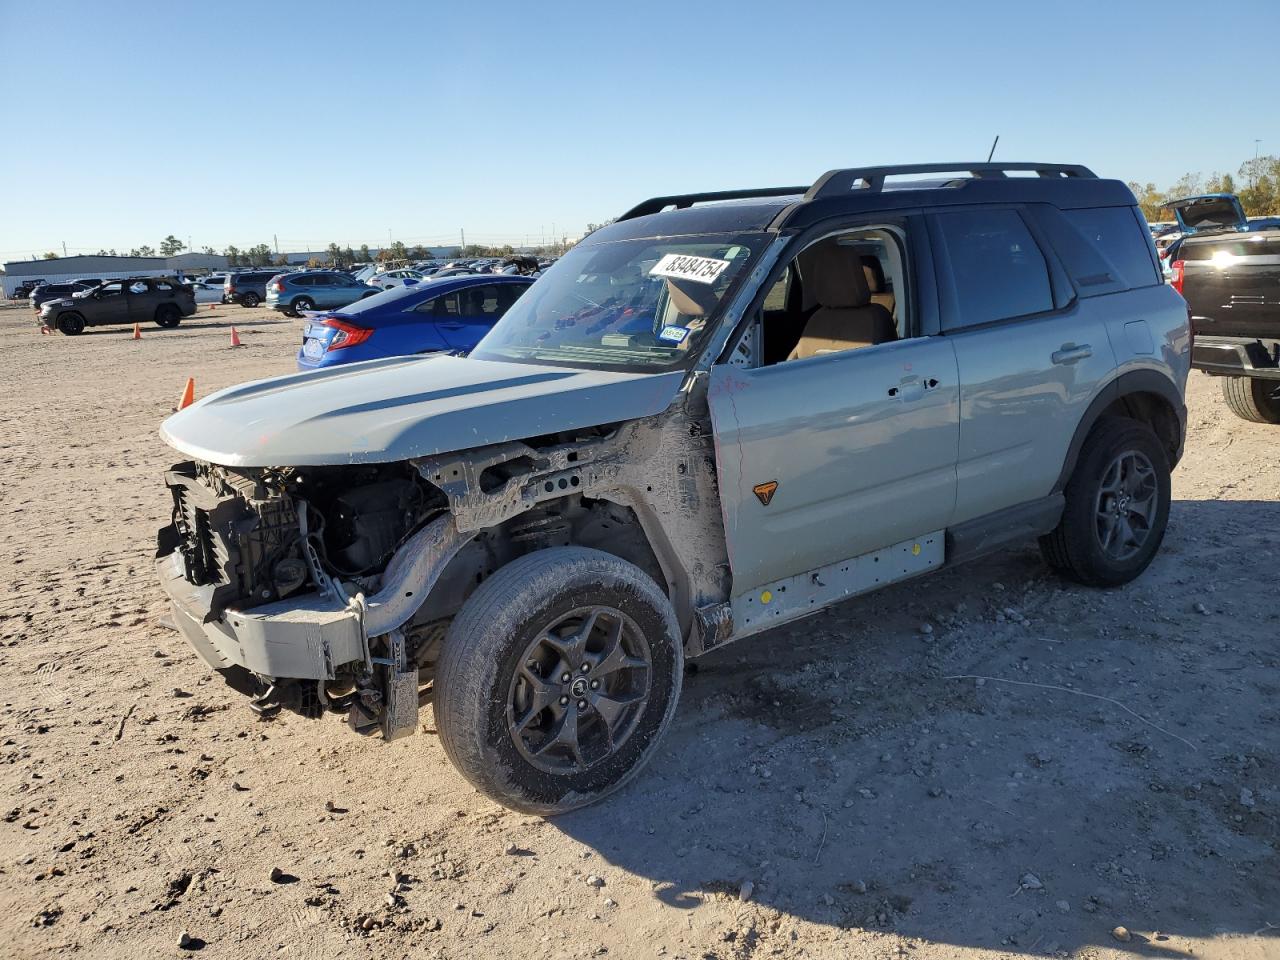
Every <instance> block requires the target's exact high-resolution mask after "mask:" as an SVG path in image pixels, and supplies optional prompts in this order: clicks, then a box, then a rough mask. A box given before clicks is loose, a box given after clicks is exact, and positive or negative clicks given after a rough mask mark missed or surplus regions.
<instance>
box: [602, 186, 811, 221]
mask: <svg viewBox="0 0 1280 960" xmlns="http://www.w3.org/2000/svg"><path fill="white" fill-rule="evenodd" d="M808 189H809V188H808V187H804V186H800V187H761V188H759V189H758V190H720V191H717V192H714V193H680V194H675V195H674V196H670V197H650V198H649V199H648V200H645V201H644V202H643V203H637V204H636V205H635V206H634V207H632V208H631V209H630V210H628V211H627V212H626V213H624V214H623V215H622V216H620V217H619V218H618V219H619V220H632V219H634V218H636V217H645V216H648V215H649V214H651V213H658V212H659V211H661V210H665V209H666V208H667V207H675V208H676V209H677V210H683V209H684V208H685V207H691V206H693V205H694V204H695V203H711V202H713V201H716V200H749V199H751V198H753V197H790V196H800V195H801V194H802V193H804V192H805V191H806V190H808Z"/></svg>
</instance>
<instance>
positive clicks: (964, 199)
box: [157, 163, 1190, 813]
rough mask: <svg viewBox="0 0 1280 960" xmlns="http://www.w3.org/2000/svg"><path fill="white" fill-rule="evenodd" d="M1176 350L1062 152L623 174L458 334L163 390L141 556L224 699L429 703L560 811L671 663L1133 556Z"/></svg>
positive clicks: (627, 734)
mask: <svg viewBox="0 0 1280 960" xmlns="http://www.w3.org/2000/svg"><path fill="white" fill-rule="evenodd" d="M1011 173H1015V174H1030V176H1010V174H1011ZM922 176H927V177H929V179H921V177H922ZM1189 349H1190V337H1189V332H1188V325H1187V312H1186V307H1185V304H1184V303H1183V301H1182V300H1181V298H1180V297H1179V296H1178V295H1177V293H1175V292H1174V291H1173V290H1172V289H1170V288H1169V287H1168V286H1167V285H1165V284H1164V283H1163V282H1162V278H1161V275H1160V271H1159V269H1158V267H1157V259H1156V253H1155V249H1154V247H1153V245H1152V242H1151V239H1150V234H1149V233H1148V231H1147V230H1146V228H1145V226H1144V224H1143V222H1142V219H1141V216H1140V214H1139V213H1138V210H1137V207H1136V205H1135V202H1134V198H1133V196H1132V194H1131V193H1130V192H1129V190H1128V188H1126V187H1125V185H1124V184H1123V183H1120V182H1118V181H1111V180H1101V179H1098V178H1097V177H1095V176H1094V175H1093V174H1092V173H1090V172H1089V171H1088V170H1086V169H1084V168H1082V167H1074V166H1062V165H1054V164H967V163H963V164H949V165H925V166H921V167H908V168H902V167H892V168H865V169H852V170H836V171H832V172H830V173H828V174H826V175H825V176H823V177H822V178H821V179H819V180H818V181H817V182H816V183H814V184H813V185H812V186H809V187H803V186H801V187H779V188H768V189H763V190H747V191H731V192H725V193H715V194H693V195H685V196H674V197H659V198H655V199H653V200H650V201H646V202H645V203H642V204H640V205H639V206H637V207H636V208H634V209H633V210H631V211H629V212H627V213H626V214H624V215H623V216H622V217H621V218H620V219H619V220H618V221H617V222H615V223H613V224H611V225H609V226H607V227H605V228H603V229H601V230H599V231H597V232H596V233H593V234H591V235H590V236H589V237H587V238H586V239H584V240H583V241H582V242H581V243H579V244H578V245H577V246H576V247H574V248H573V249H572V250H570V251H569V252H568V253H567V254H566V255H565V256H564V257H562V258H561V259H560V260H559V262H557V263H556V264H555V265H554V266H553V267H551V268H550V269H549V270H548V271H547V272H546V273H545V274H544V275H543V276H542V277H540V278H539V279H538V281H537V282H536V283H535V284H534V285H533V286H532V287H531V288H530V289H529V291H528V292H527V293H526V294H525V295H524V296H523V297H522V298H521V299H520V300H519V301H518V302H517V303H516V304H515V306H513V307H512V308H511V310H510V311H509V312H508V313H507V314H506V315H505V316H504V317H503V318H502V319H501V320H500V321H499V322H498V324H497V325H496V326H495V327H494V329H493V331H492V332H491V333H490V334H489V335H488V336H487V337H486V338H485V339H484V340H483V341H481V343H480V344H479V346H478V347H477V348H476V349H475V350H474V351H473V352H472V353H471V354H470V355H469V356H467V357H465V358H462V357H453V356H438V357H425V358H424V357H405V358H392V359H387V360H381V361H371V362H369V363H366V364H361V365H359V366H358V367H346V368H338V369H333V370H324V371H318V372H314V373H309V374H301V375H294V376H287V377H280V378H276V379H273V380H267V381H263V382H260V383H251V384H245V385H242V386H238V387H232V388H230V389H227V390H224V391H222V392H220V393H217V394H214V395H212V396H210V397H208V398H207V399H205V400H203V401H201V402H200V403H197V404H195V405H194V406H192V407H189V408H187V409H186V410H184V411H182V412H180V413H178V414H176V415H174V416H173V417H171V418H170V419H169V420H167V421H166V422H165V424H164V427H163V430H162V435H163V437H164V438H165V439H166V440H167V441H168V442H169V443H170V444H171V445H173V446H174V447H176V448H177V449H178V450H180V451H181V452H183V453H184V454H186V455H187V456H188V457H189V458H191V459H189V460H187V461H185V462H183V463H179V464H177V465H176V466H175V467H174V468H173V469H172V470H171V471H170V472H169V474H168V483H169V486H170V488H171V491H172V494H173V499H174V513H173V523H172V524H171V525H169V526H167V527H165V528H164V529H163V530H162V531H161V532H160V535H159V551H158V560H157V564H158V571H159V575H160V579H161V582H162V583H163V585H164V588H165V590H166V591H167V593H168V595H169V597H170V600H171V601H172V607H173V612H174V620H175V623H176V624H177V626H178V628H179V629H180V630H181V631H182V632H183V633H184V635H185V636H186V637H187V639H188V640H189V641H190V642H191V644H192V645H193V646H194V647H195V649H196V650H197V652H198V653H199V654H200V655H201V656H202V657H203V658H204V659H205V660H206V661H207V662H208V663H209V664H210V665H211V666H213V667H214V668H216V669H219V670H220V671H222V672H223V673H224V675H225V676H226V677H227V679H228V680H229V681H230V682H231V683H232V684H233V685H235V686H236V687H238V688H239V689H241V690H243V691H244V692H246V693H249V694H250V695H251V696H253V697H254V700H253V703H254V706H255V708H256V709H257V710H259V711H262V712H268V711H272V710H277V709H280V708H281V707H289V708H292V709H296V710H298V711H300V712H302V713H304V714H306V715H311V716H317V715H320V714H322V713H324V712H326V711H331V712H337V713H342V714H345V715H346V716H347V718H348V720H349V722H350V724H351V726H352V727H353V728H355V729H357V730H361V731H368V732H381V734H382V736H383V737H384V738H387V739H394V738H396V737H399V736H403V735H405V734H409V733H412V732H414V731H415V730H416V729H417V726H418V724H417V715H418V708H419V704H420V702H427V701H430V702H431V703H432V704H433V708H434V713H435V723H436V725H437V728H438V730H439V733H440V737H441V742H442V743H443V744H444V747H445V749H446V751H447V753H448V755H449V757H450V758H451V759H452V760H453V762H454V763H455V765H456V766H457V767H458V768H459V769H460V770H461V771H462V773H463V774H464V775H465V776H466V777H467V778H468V779H470V780H471V781H472V782H473V783H474V784H476V785H477V786H478V787H479V788H480V789H482V790H483V791H485V792H486V793H487V794H489V795H490V796H491V797H493V798H495V799H496V800H498V801H499V802H501V803H504V804H507V805H509V806H512V807H515V808H518V809H522V810H529V811H538V812H543V813H551V812H559V811H563V810H567V809H571V808H573V807H577V806H580V805H582V804H585V803H588V802H591V801H592V800H594V799H597V798H599V797H600V796H602V795H604V794H606V793H608V792H609V791H611V790H613V789H616V788H617V787H618V786H619V785H620V784H622V783H624V782H625V781H626V780H627V779H628V778H630V777H631V776H633V775H634V774H635V773H636V771H638V770H639V769H640V767H641V765H642V763H643V762H644V761H645V760H646V758H648V757H650V756H652V754H653V752H654V748H655V745H656V743H657V742H658V739H659V737H660V735H661V733H662V731H663V730H664V728H665V727H666V726H667V724H668V722H669V720H670V718H671V715H672V713H673V711H674V709H675V705H676V701H677V698H678V696H679V692H680V682H681V675H682V667H683V664H684V660H685V658H686V657H696V656H698V655H700V654H702V653H705V652H706V651H708V650H711V649H714V648H717V647H719V646H721V645H723V644H725V643H728V642H730V641H732V640H736V639H739V638H742V637H745V636H748V635H750V634H753V633H756V632H759V631H761V630H765V629H767V628H769V627H771V626H774V625H777V624H781V623H787V622H789V621H792V620H796V619H798V618H800V617H804V616H807V615H809V614H812V613H815V612H817V611H819V610H822V609H824V608H826V607H828V606H830V605H832V604H834V603H838V602H840V601H842V600H844V599H846V598H848V597H851V596H855V595H857V594H860V593H864V592H866V591H869V590H874V589H877V588H879V587H882V586H885V585H887V584H890V583H895V582H899V581H902V580H904V579H907V578H910V577H915V576H919V575H921V574H924V573H928V572H930V571H932V570H936V569H939V568H942V567H944V566H948V565H951V564H954V563H957V562H960V561H963V560H965V559H968V558H971V557H975V556H978V555H981V554H983V553H985V552H988V551H991V550H995V549H999V548H1000V547H1003V546H1005V545H1007V544H1010V543H1015V542H1018V541H1021V540H1025V539H1026V538H1030V537H1039V538H1040V544H1041V547H1042V552H1043V555H1044V557H1045V559H1046V560H1047V561H1048V563H1049V564H1050V565H1051V566H1052V567H1053V568H1055V569H1057V570H1059V571H1061V572H1062V573H1063V574H1064V575H1066V576H1068V577H1071V578H1073V579H1075V580H1077V581H1081V582H1084V583H1087V584H1094V585H1098V586H1110V585H1115V584H1120V583H1124V582H1126V581H1128V580H1130V579H1132V578H1133V577H1135V576H1137V575H1138V574H1139V573H1141V571H1142V570H1143V569H1145V568H1146V566H1147V565H1148V564H1149V563H1150V562H1151V560H1152V557H1153V556H1154V554H1155V552H1156V550H1157V549H1158V547H1159V544H1160V541H1161V538H1162V536H1163V533H1164V528H1165V523H1166V519H1167V516H1168V510H1169V499H1170V485H1169V474H1170V470H1171V469H1172V467H1173V466H1174V465H1175V464H1176V463H1177V461H1178V458H1179V456H1180V455H1181V452H1182V444H1183V437H1184V432H1185V419H1186V408H1185V405H1184V401H1183V393H1184V389H1185V385H1186V377H1187V371H1188V359H1189ZM246 423H252V424H253V430H252V431H250V433H249V434H246V431H245V429H244V424H246ZM250 434H251V435H250Z"/></svg>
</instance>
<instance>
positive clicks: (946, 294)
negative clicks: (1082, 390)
mask: <svg viewBox="0 0 1280 960" xmlns="http://www.w3.org/2000/svg"><path fill="white" fill-rule="evenodd" d="M973 210H1012V211H1013V212H1014V213H1016V214H1017V215H1018V219H1020V220H1021V221H1022V223H1023V225H1024V226H1025V227H1026V228H1027V232H1028V233H1029V234H1030V235H1031V239H1032V240H1033V241H1034V242H1035V244H1036V246H1037V247H1038V248H1039V250H1040V256H1042V257H1043V258H1044V262H1045V269H1046V272H1047V273H1048V274H1049V296H1050V298H1051V299H1052V301H1053V306H1052V307H1050V308H1049V309H1048V310H1037V311H1035V312H1033V313H1022V314H1018V315H1017V316H1013V317H1000V318H998V319H995V320H984V321H982V322H980V323H968V324H966V323H964V322H963V318H964V312H963V311H962V310H961V309H960V296H959V293H958V292H957V290H956V287H955V278H954V276H953V275H952V272H951V257H950V252H949V251H948V249H947V242H946V238H945V237H944V236H943V235H942V225H941V224H940V223H939V222H938V215H939V214H944V213H962V212H968V211H973ZM924 214H925V220H926V222H927V224H928V229H929V240H930V243H931V245H932V247H933V257H934V273H935V277H936V279H937V284H938V320H939V324H940V326H939V333H941V334H942V335H943V336H955V335H957V334H963V333H968V332H969V331H970V330H990V329H993V328H995V327H1003V326H1008V325H1010V324H1015V323H1025V322H1027V321H1030V320H1039V319H1041V318H1043V317H1054V316H1061V315H1063V314H1066V313H1070V312H1071V310H1072V309H1073V308H1074V307H1075V305H1076V302H1077V297H1076V289H1075V285H1074V284H1073V283H1072V282H1071V279H1070V275H1069V274H1068V273H1067V271H1066V268H1065V267H1064V266H1063V265H1062V262H1061V261H1060V260H1059V259H1058V252H1057V251H1056V250H1054V248H1053V245H1052V244H1050V243H1049V238H1048V237H1046V236H1045V234H1044V231H1043V230H1041V229H1040V225H1039V224H1038V223H1036V222H1035V218H1034V216H1032V215H1031V213H1030V211H1028V210H1027V209H1026V204H1022V203H975V204H958V205H955V206H948V207H932V208H929V209H927V210H925V211H924Z"/></svg>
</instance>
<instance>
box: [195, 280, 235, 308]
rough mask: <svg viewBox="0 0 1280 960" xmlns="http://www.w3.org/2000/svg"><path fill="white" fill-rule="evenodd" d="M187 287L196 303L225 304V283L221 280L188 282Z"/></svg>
mask: <svg viewBox="0 0 1280 960" xmlns="http://www.w3.org/2000/svg"><path fill="white" fill-rule="evenodd" d="M187 286H188V287H190V288H191V294H192V296H194V297H195V298H196V303H226V302H227V301H226V281H225V280H221V279H216V280H214V279H209V280H188V281H187Z"/></svg>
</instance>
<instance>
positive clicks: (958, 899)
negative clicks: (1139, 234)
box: [0, 307, 1280, 960]
mask: <svg viewBox="0 0 1280 960" xmlns="http://www.w3.org/2000/svg"><path fill="white" fill-rule="evenodd" d="M232 322H234V323H235V324H236V326H237V327H238V329H239V331H240V334H241V337H242V338H243V340H244V343H245V346H244V347H243V348H241V349H239V350H235V349H231V348H230V347H229V345H228V344H229V334H230V329H229V328H230V324H231V323H232ZM0 337H2V339H3V343H4V350H3V351H2V352H0V579H2V581H3V583H4V584H5V591H4V595H3V600H0V701H2V703H3V708H2V711H0V743H2V744H3V747H2V750H0V757H2V758H3V765H0V793H2V794H3V799H2V801H0V804H2V805H3V812H4V816H3V822H2V823H0V838H2V842H0V956H4V957H23V958H28V957H30V958H36V957H53V956H64V955H80V956H86V957H92V958H95V960H96V958H137V957H164V956H175V957H176V956H183V955H195V956H200V957H208V958H256V957H301V958H320V957H326V958H328V957H335V956H344V957H371V958H388V960H389V958H400V957H519V958H523V957H530V958H532V957H538V958H541V957H594V956H612V957H651V958H677V957H684V958H689V960H701V958H723V960H729V958H747V957H818V958H826V957H830V958H837V957H840V958H843V957H853V958H895V957H903V956H905V957H913V958H918V960H941V958H963V960H978V958H991V957H1016V958H1022V957H1040V956H1060V957H1090V958H1119V957H1158V958H1189V957H1193V956H1194V957H1197V958H1211V960H1212V958H1220V960H1257V958H1277V957H1280V855H1278V853H1280V603H1278V599H1280V598H1278V597H1277V577H1276V571H1277V568H1278V566H1280V545H1278V542H1280V536H1278V531H1280V457H1278V456H1277V453H1280V428H1270V427H1264V426H1258V425H1254V424H1248V423H1244V422H1242V421H1240V420H1237V419H1235V418H1234V417H1232V416H1231V415H1230V414H1229V413H1228V411H1227V410H1226V408H1225V406H1224V404H1223V403H1222V401H1221V399H1220V397H1219V393H1218V389H1217V384H1216V382H1214V381H1212V380H1210V379H1209V378H1207V377H1204V376H1202V375H1200V374H1195V375H1193V378H1192V384H1191V389H1190V398H1189V402H1190V408H1191V415H1190V435H1189V438H1188V443H1187V454H1186V457H1185V459H1184V460H1183V462H1182V464H1181V466H1180V467H1179V468H1178V470H1177V472H1176V473H1175V475H1174V482H1173V491H1174V501H1175V502H1174V505H1173V511H1172V514H1171V518H1170V524H1169V533H1168V537H1167V539H1166V541H1165V546H1164V549H1163V551H1162V552H1161V553H1160V555H1159V556H1158V558H1157V559H1156V561H1155V563H1154V565H1153V566H1152V568H1151V569H1150V570H1149V571H1148V572H1147V573H1146V575H1144V576H1143V577H1142V578H1141V579H1139V580H1138V581H1137V582H1136V583H1134V584H1132V585H1131V586H1129V587H1127V588H1125V589H1121V590H1115V591H1109V592H1100V591H1094V590H1085V589H1079V588H1076V587H1072V586H1068V585H1066V584H1064V583H1062V582H1060V581H1059V580H1057V579H1055V578H1054V577H1053V576H1051V575H1049V574H1048V572H1047V571H1046V570H1045V568H1044V567H1043V566H1042V565H1041V563H1040V561H1039V557H1038V554H1037V552H1036V549H1035V547H1034V545H1033V544H1028V545H1027V546H1026V547H1025V548H1024V549H1019V550H1017V551H1015V552H1013V553H1011V554H1008V555H1004V556H1001V557H999V558H996V559H990V560H985V561H979V562H975V563H973V564H971V565H968V566H964V567H960V568H957V569H955V570H952V571H948V572H944V573H942V574H940V575H938V576H935V577H932V578H930V579H926V580H919V581H915V582H912V583H909V584H906V585H902V586H899V587H897V588H892V589H889V590H886V591H884V592H881V593H879V594H876V595H872V596H870V597H866V598H862V599H858V600H854V601H850V602H848V603H845V604H844V605H842V606H840V607H838V608H836V609H834V610H831V611H828V612H826V613H823V614H821V615H819V616H816V617H814V618H812V619H809V620H806V621H803V622H801V623H799V624H798V625H793V626H790V627H786V628H782V629H777V630H774V631H772V632H770V633H768V634H765V635H763V636H761V637H758V638H755V639H749V640H746V641H743V642H742V643H741V644H738V645H731V646H729V647H728V648H725V649H723V650H720V651H718V652H716V653H714V654H712V655H710V656H708V657H706V658H704V659H702V660H699V661H698V664H697V666H698V669H697V671H696V672H694V673H691V674H690V675H689V676H688V677H687V678H686V683H685V692H684V699H683V703H682V705H681V707H680V710H679V712H678V714H677V716H676V720H675V723H674V726H673V728H672V730H671V733H670V734H669V736H668V738H667V740H666V742H665V744H664V746H663V748H662V749H661V750H660V751H659V753H658V754H657V755H656V756H655V758H654V761H653V762H652V763H651V765H650V766H649V767H648V768H647V770H646V771H645V772H644V774H642V776H641V777H640V778H638V779H637V780H636V781H635V782H634V783H633V784H632V785H631V786H630V787H628V788H627V789H626V790H624V791H623V792H621V793H620V794H618V795H616V796H615V797H614V798H612V799H611V800H609V801H607V802H605V803H604V804H601V805H598V806H596V807H593V808H590V809H587V810H584V811H580V812H578V813H575V814H572V815H569V816H565V817H562V818H559V819H556V820H551V821H547V820H542V819H538V818H535V817H529V816H524V815H520V814H515V813H511V812H508V811H506V810H504V809H502V808H499V807H497V806H495V805H494V804H492V803H490V802H489V801H487V800H486V799H484V798H482V797H481V796H479V795H478V794H477V793H476V792H475V791H474V790H472V789H471V788H470V787H469V786H468V785H467V784H466V783H465V782H464V781H463V780H462V779H461V778H460V777H459V776H458V775H457V774H455V773H454V772H453V770H452V769H451V768H450V767H449V765H448V764H447V763H446V761H445V758H444V754H443V751H442V750H441V748H440V745H439V743H438V742H437V740H436V738H435V737H434V736H433V734H432V732H431V731H432V727H433V724H432V720H431V716H430V712H429V711H426V712H424V723H423V731H422V732H421V733H420V734H419V735H417V736H414V737H411V738H408V739H406V740H403V741H400V742H397V743H394V744H384V743H381V742H379V741H374V740H364V739H360V738H358V737H357V736H356V735H354V734H352V733H350V732H349V731H348V730H347V729H346V727H345V725H344V724H343V723H342V722H341V720H340V719H338V718H328V719H325V720H320V721H306V720H302V719H300V718H296V717H291V716H284V717H280V718H277V719H275V720H272V721H269V722H268V721H258V720H256V719H254V717H253V716H252V715H251V714H250V712H249V711H248V709H247V708H246V706H245V704H244V703H243V702H242V701H241V700H240V699H239V698H238V697H237V696H236V695H235V694H234V693H232V692H231V691H230V690H229V689H228V688H227V687H226V686H225V685H224V684H223V683H222V682H221V681H220V680H219V679H218V678H217V677H216V676H212V675H210V673H209V672H208V671H207V670H206V669H205V668H204V667H203V666H202V664H201V663H200V662H199V661H198V660H197V659H196V657H195V655H194V654H193V653H192V652H191V651H190V650H189V649H187V647H186V645H185V643H184V642H183V641H182V639H181V638H180V637H179V636H178V635H177V634H175V633H172V632H170V631H168V630H166V629H165V628H164V627H162V626H161V625H160V624H159V621H160V619H161V617H162V616H163V615H164V614H165V606H164V604H163V602H162V600H161V594H160V590H159V588H158V587H157V585H156V583H155V580H154V576H153V573H152V567H151V557H152V544H153V535H154V531H155V529H156V528H157V527H158V526H159V525H161V523H162V521H164V520H165V518H166V517H167V514H168V510H169V498H168V494H167V493H166V491H165V489H164V486H163V482H162V476H161V474H162V471H163V470H164V469H165V468H166V467H167V466H169V465H170V463H171V462H174V461H175V460H177V459H178V457H177V456H176V455H175V454H174V453H172V452H171V451H169V450H168V449H167V448H166V447H165V446H164V445H163V444H162V443H161V441H160V440H159V438H158V436H157V432H156V431H157V427H158V425H159V423H160V421H161V419H162V418H163V417H164V416H165V415H166V414H167V413H168V411H169V409H170V408H171V407H172V406H173V405H174V404H175V402H176V401H177V399H178V396H179V393H180V391H181V389H182V386H183V383H184V382H185V379H186V378H187V377H188V376H194V377H195V380H196V388H197V394H198V395H204V394H207V393H209V392H210V391H212V390H214V389H217V388H220V387H223V386H226V385H229V384H232V383H235V382H238V381H242V380H246V379H252V378H255V377H262V376H267V375H271V374H276V373H284V372H288V371H290V370H291V369H292V364H293V352H294V350H296V348H297V344H298V341H299V339H300V334H299V330H298V327H297V321H289V320H282V319H275V318H273V317H271V316H270V315H268V314H267V313H266V312H265V311H247V310H243V309H241V308H236V307H219V308H218V309H217V310H216V311H210V310H209V309H208V308H207V307H202V308H201V310H200V313H199V314H198V316H197V317H196V318H193V319H192V320H188V321H185V322H184V323H183V324H182V326H181V327H180V328H179V329H177V330H174V331H162V330H160V329H158V328H156V327H149V328H147V329H145V330H144V331H143V339H142V340H141V341H139V342H134V341H132V340H131V339H130V331H129V330H126V329H124V328H118V329H112V328H109V329H102V330H93V331H90V332H88V333H87V334H85V335H84V336H81V337H78V338H69V337H63V336H56V335H55V336H47V337H45V336H40V335H38V333H37V332H36V329H35V327H34V326H33V324H32V320H31V315H30V313H29V312H28V311H26V310H22V309H18V310H2V311H0ZM975 677H985V678H987V679H985V680H984V679H973V678H975ZM1118 926H1122V927H1124V928H1127V931H1129V932H1128V934H1127V936H1128V939H1127V940H1124V939H1117V937H1116V936H1115V935H1114V934H1113V930H1114V928H1116V927H1118ZM366 927H367V928H369V929H365V928H366ZM184 933H185V934H186V935H187V937H188V938H190V939H189V941H188V949H180V948H179V939H180V937H181V936H182V935H183V934H184ZM1124 936H1125V934H1124V932H1123V931H1122V932H1121V937H1124ZM196 951H198V953H197V952H196Z"/></svg>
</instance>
